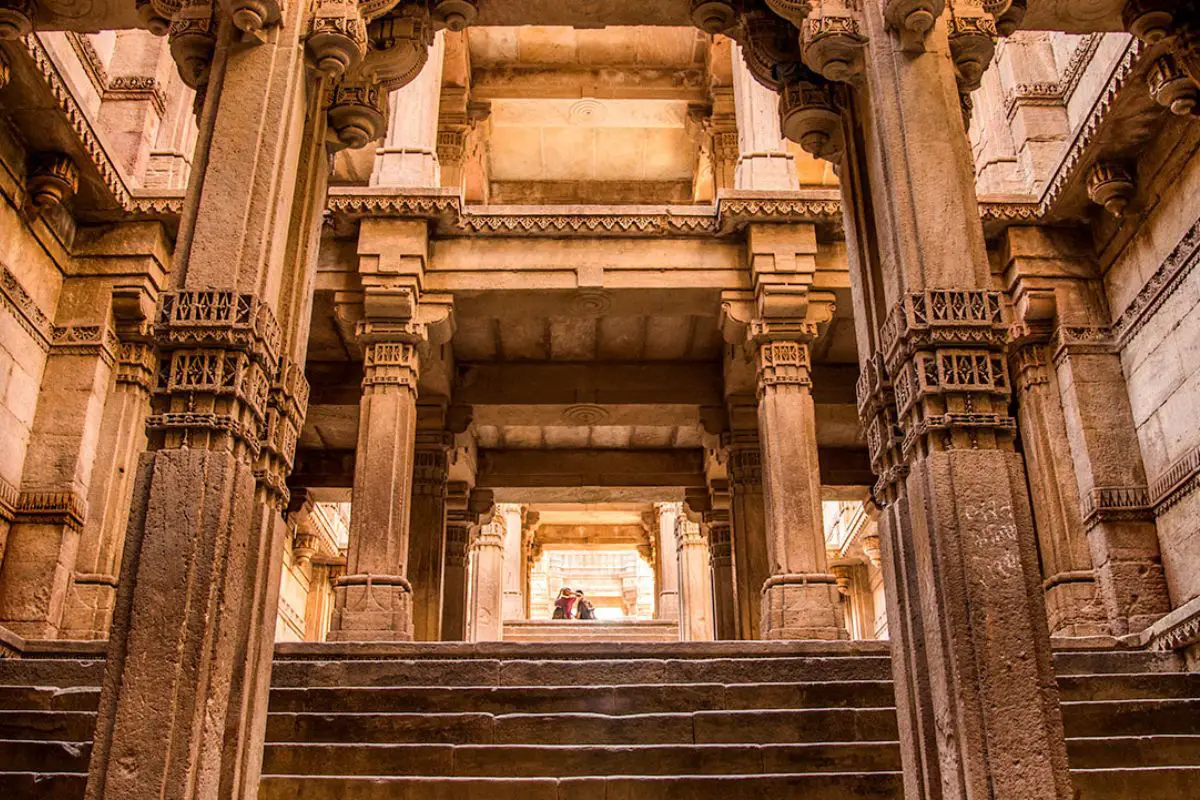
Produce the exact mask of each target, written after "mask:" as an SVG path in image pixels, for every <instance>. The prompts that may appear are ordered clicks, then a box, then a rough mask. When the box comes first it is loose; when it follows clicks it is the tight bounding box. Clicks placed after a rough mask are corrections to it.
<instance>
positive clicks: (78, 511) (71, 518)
mask: <svg viewBox="0 0 1200 800" xmlns="http://www.w3.org/2000/svg"><path fill="white" fill-rule="evenodd" d="M86 517H87V502H86V501H85V500H84V499H83V498H82V497H80V496H79V495H78V494H77V493H76V492H73V491H63V492H21V493H20V494H19V495H18V496H17V502H16V509H15V513H14V516H13V522H15V523H21V522H25V523H30V524H45V525H66V526H68V527H71V528H74V529H75V530H79V529H81V528H83V522H84V519H85V518H86Z"/></svg>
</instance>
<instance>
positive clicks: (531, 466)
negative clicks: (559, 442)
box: [477, 449, 707, 489]
mask: <svg viewBox="0 0 1200 800" xmlns="http://www.w3.org/2000/svg"><path fill="white" fill-rule="evenodd" d="M477 485H478V486H479V488H482V489H498V488H519V487H530V488H535V487H571V486H670V487H684V488H693V487H696V488H699V487H703V486H706V485H707V484H706V482H705V478H704V454H703V452H702V451H700V450H682V449H680V450H668V449H663V450H481V451H480V453H479V477H478V484H477Z"/></svg>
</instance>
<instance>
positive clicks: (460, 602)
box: [442, 481, 479, 642]
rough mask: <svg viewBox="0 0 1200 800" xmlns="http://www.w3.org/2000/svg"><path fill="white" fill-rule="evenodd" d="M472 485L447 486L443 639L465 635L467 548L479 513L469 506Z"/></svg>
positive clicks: (455, 639) (455, 483) (462, 638)
mask: <svg viewBox="0 0 1200 800" xmlns="http://www.w3.org/2000/svg"><path fill="white" fill-rule="evenodd" d="M471 492H472V490H471V487H470V486H469V485H468V484H467V483H464V482H463V481H451V482H450V483H449V484H448V486H447V489H446V554H445V573H444V577H443V580H442V641H446V642H462V641H466V635H467V548H468V546H469V545H470V541H471V529H472V528H473V527H475V526H476V525H477V524H478V518H479V515H478V514H476V513H474V512H473V511H472V510H471V507H470V506H471Z"/></svg>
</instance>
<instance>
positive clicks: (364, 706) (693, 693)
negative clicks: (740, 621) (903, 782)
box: [271, 681, 893, 714]
mask: <svg viewBox="0 0 1200 800" xmlns="http://www.w3.org/2000/svg"><path fill="white" fill-rule="evenodd" d="M892 702H893V696H892V686H891V682H890V681H843V682H818V683H756V684H733V685H728V686H727V685H723V684H716V683H689V684H633V685H626V686H504V687H495V686H462V687H419V688H400V687H384V688H328V687H320V688H311V689H299V688H275V689H272V690H271V710H272V711H308V712H342V713H348V712H368V711H379V712H410V713H418V712H465V711H479V712H486V713H491V714H503V713H507V712H512V711H520V712H525V713H532V712H544V713H552V712H557V713H562V712H594V713H599V714H636V713H655V712H686V711H719V710H725V709H730V710H733V709H754V708H834V707H838V708H841V707H850V706H865V707H879V706H890V705H891V704H892Z"/></svg>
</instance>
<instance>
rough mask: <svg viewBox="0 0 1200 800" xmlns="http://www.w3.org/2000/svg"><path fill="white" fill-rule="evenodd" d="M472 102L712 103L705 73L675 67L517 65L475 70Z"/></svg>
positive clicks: (699, 70) (472, 81) (472, 82)
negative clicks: (590, 99)
mask: <svg viewBox="0 0 1200 800" xmlns="http://www.w3.org/2000/svg"><path fill="white" fill-rule="evenodd" d="M471 96H472V99H473V100H501V99H505V98H511V97H519V98H522V99H569V98H579V97H596V98H600V99H610V100H687V101H688V102H690V103H703V102H705V101H706V100H707V99H708V88H707V86H706V82H705V80H704V71H703V70H701V69H696V68H690V69H689V68H685V67H672V66H618V67H610V66H602V65H569V66H560V65H557V64H556V65H553V66H543V65H526V64H515V65H505V66H488V67H477V68H475V69H474V70H473V71H472V72H471Z"/></svg>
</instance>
